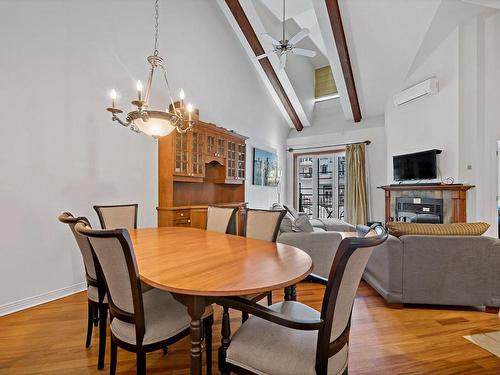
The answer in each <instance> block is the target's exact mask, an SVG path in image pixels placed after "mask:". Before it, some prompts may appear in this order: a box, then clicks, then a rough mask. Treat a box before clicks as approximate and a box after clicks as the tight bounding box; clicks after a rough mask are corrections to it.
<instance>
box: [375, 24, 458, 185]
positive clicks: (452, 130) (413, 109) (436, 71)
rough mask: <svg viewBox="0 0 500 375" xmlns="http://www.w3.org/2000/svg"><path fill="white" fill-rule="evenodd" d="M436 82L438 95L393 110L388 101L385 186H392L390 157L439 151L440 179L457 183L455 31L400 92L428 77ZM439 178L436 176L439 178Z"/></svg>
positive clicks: (456, 39) (456, 60)
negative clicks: (449, 178) (452, 180)
mask: <svg viewBox="0 0 500 375" xmlns="http://www.w3.org/2000/svg"><path fill="white" fill-rule="evenodd" d="M433 76H435V77H437V78H438V80H439V93H438V94H437V95H434V96H430V97H425V98H423V99H420V100H416V101H414V102H410V103H408V104H405V105H402V106H400V107H395V106H394V103H393V101H392V98H389V100H388V102H387V106H386V112H385V132H386V142H387V171H388V173H387V182H388V183H392V182H393V174H392V168H393V166H392V157H393V156H394V155H399V154H406V153H411V152H418V151H425V150H429V149H434V148H436V149H440V150H442V151H443V153H442V154H441V155H439V157H438V158H439V160H438V167H439V169H440V170H441V174H442V176H443V178H446V177H453V178H454V179H455V180H456V181H458V154H459V151H458V129H459V125H458V119H459V116H458V100H459V92H458V88H459V84H458V82H459V79H458V28H457V29H456V30H455V31H454V32H453V33H452V34H451V35H449V36H448V38H446V40H444V41H443V42H442V44H441V45H440V46H439V48H438V49H436V51H435V52H434V53H433V54H431V55H430V56H429V57H428V58H427V60H426V62H425V63H424V64H422V65H421V66H420V67H419V68H418V69H417V70H416V71H415V72H414V73H413V74H412V75H411V76H410V77H409V78H408V79H407V80H406V81H405V82H404V84H403V85H402V87H401V89H404V88H406V87H409V86H412V85H414V84H417V83H420V82H422V81H424V80H426V79H428V78H430V77H433ZM438 177H439V176H438Z"/></svg>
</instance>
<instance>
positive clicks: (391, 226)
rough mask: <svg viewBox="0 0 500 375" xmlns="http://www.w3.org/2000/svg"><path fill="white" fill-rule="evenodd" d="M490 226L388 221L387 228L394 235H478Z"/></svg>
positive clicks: (483, 224)
mask: <svg viewBox="0 0 500 375" xmlns="http://www.w3.org/2000/svg"><path fill="white" fill-rule="evenodd" d="M489 227H490V225H489V224H487V223H452V224H423V223H404V222H389V223H387V229H388V230H389V233H390V234H392V235H393V236H395V237H401V236H404V235H408V234H417V235H424V236H480V235H482V234H483V233H484V232H486V231H487V230H488V228H489Z"/></svg>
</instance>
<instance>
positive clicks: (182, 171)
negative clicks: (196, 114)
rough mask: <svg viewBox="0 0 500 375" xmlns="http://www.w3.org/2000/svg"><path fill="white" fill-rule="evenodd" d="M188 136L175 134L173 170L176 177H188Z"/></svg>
mask: <svg viewBox="0 0 500 375" xmlns="http://www.w3.org/2000/svg"><path fill="white" fill-rule="evenodd" d="M188 163H189V150H188V134H187V133H186V134H181V133H176V134H175V169H174V174H176V175H188V173H189V171H188V166H189V164H188Z"/></svg>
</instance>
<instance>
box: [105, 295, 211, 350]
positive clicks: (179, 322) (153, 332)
mask: <svg viewBox="0 0 500 375" xmlns="http://www.w3.org/2000/svg"><path fill="white" fill-rule="evenodd" d="M142 299H143V303H144V322H145V328H146V332H145V333H144V339H143V345H149V344H153V343H156V342H159V341H164V340H167V339H168V338H170V337H174V336H175V335H177V334H178V333H180V332H182V331H184V330H186V329H189V324H190V322H191V318H190V317H189V314H188V312H187V308H186V306H184V305H183V304H181V303H180V302H177V301H176V300H175V299H174V297H173V296H172V294H170V293H168V292H165V291H163V290H160V289H156V288H153V289H150V290H148V291H147V292H145V293H143V294H142ZM212 313H213V308H212V306H207V308H206V309H205V313H204V314H203V316H202V319H204V318H206V317H208V316H209V315H211V314H212ZM165 316H167V317H168V319H165ZM111 332H113V335H115V336H116V337H117V338H118V339H120V340H122V341H124V342H127V343H129V344H132V345H135V344H136V342H135V341H136V333H135V325H134V324H133V323H127V322H124V321H122V320H120V319H119V318H114V319H113V321H112V322H111Z"/></svg>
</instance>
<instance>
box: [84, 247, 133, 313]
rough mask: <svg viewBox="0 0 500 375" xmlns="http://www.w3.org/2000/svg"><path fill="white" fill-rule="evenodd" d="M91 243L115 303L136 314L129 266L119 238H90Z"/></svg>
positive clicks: (120, 307) (121, 308) (122, 308)
mask: <svg viewBox="0 0 500 375" xmlns="http://www.w3.org/2000/svg"><path fill="white" fill-rule="evenodd" d="M89 240H90V243H91V244H92V247H93V249H94V252H95V254H96V256H97V259H98V261H99V264H100V265H101V269H102V273H103V276H104V280H106V284H107V287H108V289H109V294H110V296H111V299H112V300H113V303H114V305H115V306H116V307H118V308H119V309H120V310H123V311H125V312H127V313H129V314H134V298H133V294H132V288H131V283H130V276H129V269H128V268H129V267H128V266H127V260H126V259H125V254H124V252H123V249H122V246H121V244H120V241H119V240H118V239H117V238H113V237H110V238H98V237H95V238H90V239H89Z"/></svg>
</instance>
